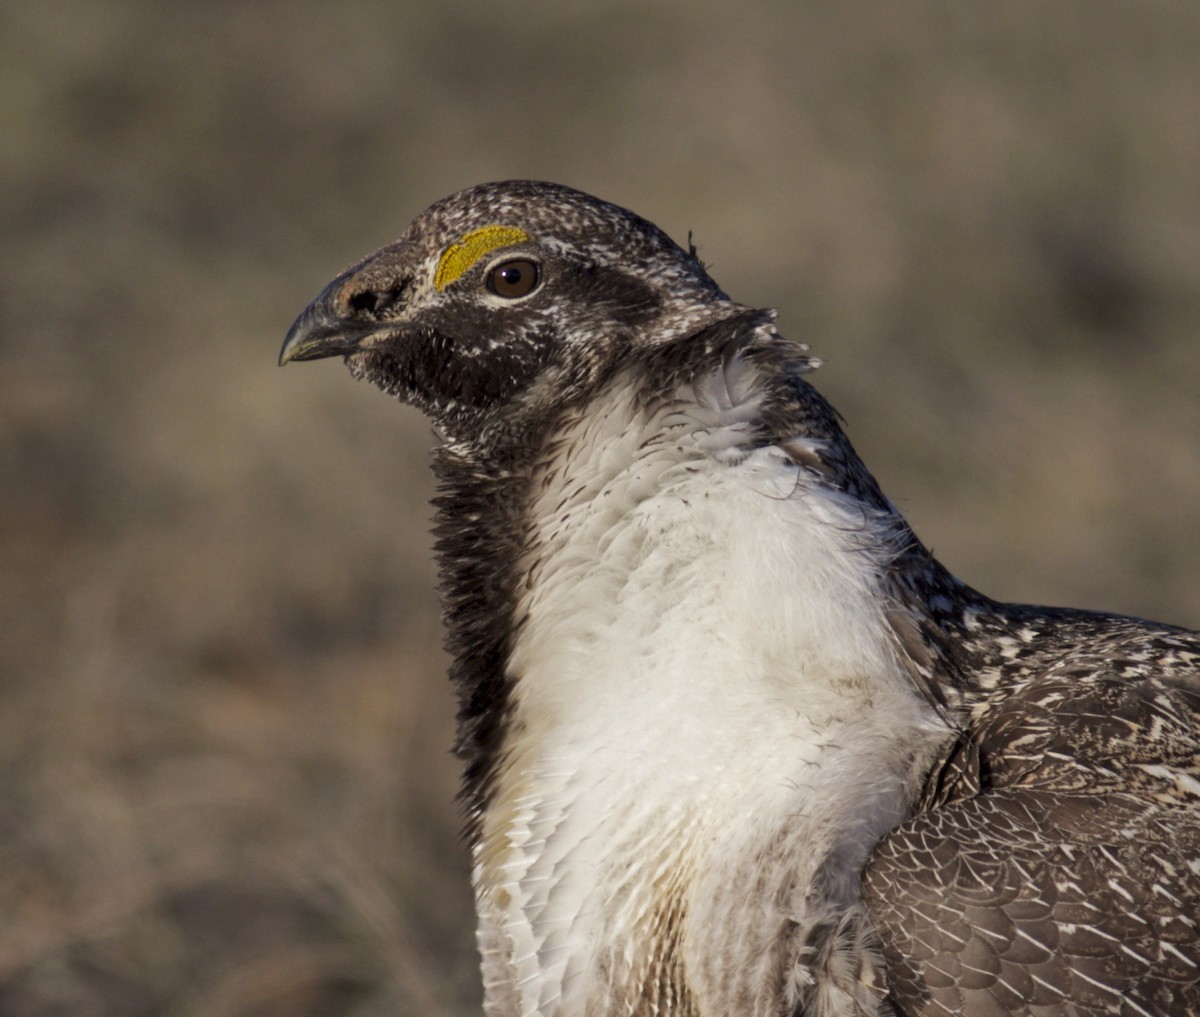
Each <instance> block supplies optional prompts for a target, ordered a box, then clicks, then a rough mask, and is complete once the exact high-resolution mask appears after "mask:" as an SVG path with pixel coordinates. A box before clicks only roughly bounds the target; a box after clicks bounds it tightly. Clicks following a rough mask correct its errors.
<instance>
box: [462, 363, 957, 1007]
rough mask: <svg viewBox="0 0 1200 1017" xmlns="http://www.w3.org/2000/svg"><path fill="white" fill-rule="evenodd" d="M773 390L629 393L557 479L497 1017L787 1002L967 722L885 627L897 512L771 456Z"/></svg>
mask: <svg viewBox="0 0 1200 1017" xmlns="http://www.w3.org/2000/svg"><path fill="white" fill-rule="evenodd" d="M753 383H754V378H753V369H752V368H750V367H747V366H745V365H744V364H742V363H740V362H739V361H737V360H734V361H733V362H731V363H729V364H727V365H726V366H725V368H724V369H722V370H719V371H716V372H714V373H713V374H711V375H709V376H707V377H705V378H704V379H702V380H700V381H699V382H697V383H696V384H695V385H689V386H687V387H685V388H684V389H682V390H681V391H680V392H679V393H678V398H677V399H676V400H675V401H673V402H671V403H670V404H669V405H665V406H660V407H658V408H655V409H651V410H642V409H639V408H637V407H636V404H635V402H634V398H633V384H632V381H630V382H628V383H626V384H621V383H620V380H618V383H616V384H614V385H613V386H612V387H611V388H610V390H609V394H608V396H607V397H606V398H605V399H603V400H602V401H600V402H598V403H594V404H593V405H592V406H591V407H590V408H589V411H588V412H587V414H586V415H585V416H584V417H583V418H582V419H581V420H580V421H579V422H578V423H577V424H576V425H574V427H573V428H572V430H571V432H570V433H569V434H567V435H566V436H565V437H564V440H563V441H562V443H561V445H560V448H559V452H558V454H557V456H556V457H555V459H554V460H553V461H552V462H551V463H549V464H548V465H547V467H546V473H545V476H544V477H541V478H539V481H540V487H539V490H540V491H541V492H542V493H541V495H540V497H539V498H538V499H537V501H536V504H535V505H534V508H533V519H534V540H533V544H532V550H531V551H530V554H529V560H528V563H527V565H528V568H529V570H530V575H529V582H528V584H527V586H526V589H527V593H526V595H525V597H524V600H523V602H522V603H521V605H520V609H519V612H518V617H522V616H523V621H522V622H521V627H520V629H519V635H518V636H517V638H516V641H515V645H514V650H513V653H512V655H511V659H510V662H509V668H510V672H511V673H512V675H513V676H514V677H515V679H516V682H515V693H514V700H513V710H514V713H513V720H512V723H511V725H510V729H509V730H510V734H509V737H508V740H507V741H506V743H505V747H504V762H503V764H502V768H501V771H500V774H499V778H498V782H497V785H496V794H495V796H494V799H493V801H492V804H491V806H490V808H489V810H488V813H487V814H486V816H485V817H484V821H483V826H482V838H481V841H480V845H479V849H478V852H477V859H476V862H477V867H476V886H477V893H478V897H479V903H480V914H481V929H480V939H481V946H482V948H483V953H484V975H485V983H486V984H487V1004H488V1009H489V1011H490V1012H491V1013H493V1014H495V1015H499V1014H503V1015H505V1017H508V1015H510V1014H534V1013H537V1014H543V1015H547V1017H549V1015H552V1014H562V1015H575V1014H581V1015H582V1014H585V1013H587V1014H592V1013H606V1014H607V1013H630V1014H632V1013H636V1012H640V1011H641V1010H642V1009H643V1008H644V1009H645V1011H646V1012H677V1013H680V1014H685V1013H687V1014H716V1013H732V1012H738V1013H744V1014H751V1013H763V1014H765V1013H771V1012H776V1011H777V1008H778V1005H779V994H780V993H781V992H782V993H787V992H800V991H802V990H803V989H804V988H805V987H806V985H807V984H810V983H811V982H812V981H813V980H814V979H817V978H819V973H817V972H814V971H812V970H809V969H808V968H807V967H806V964H805V954H804V947H803V944H804V942H805V941H806V936H807V934H808V932H809V931H811V929H812V928H813V927H814V926H816V925H818V924H820V923H825V922H836V921H837V920H838V917H839V915H842V914H844V913H845V912H846V911H847V910H848V909H852V908H853V906H854V903H855V900H856V896H857V890H856V887H857V878H858V873H859V870H860V869H861V866H862V864H863V861H864V860H865V857H866V854H867V852H868V851H869V850H870V847H871V846H872V844H873V843H874V841H875V840H876V839H877V838H878V836H879V835H880V834H881V833H883V832H884V831H886V830H887V829H888V828H890V827H891V826H893V825H895V823H896V822H898V821H899V819H900V818H901V817H902V815H903V813H904V811H905V809H906V807H907V805H908V803H909V798H910V794H911V785H912V782H913V772H912V771H913V767H914V766H915V765H916V763H917V761H918V760H919V757H920V755H921V752H922V750H923V747H924V746H925V745H927V744H928V743H929V741H930V739H931V738H932V737H934V735H935V734H936V733H938V732H940V731H941V730H942V729H941V728H939V727H938V722H937V721H936V718H935V717H934V716H933V714H932V712H931V711H930V709H929V708H928V707H927V706H926V705H925V703H924V702H923V700H921V698H920V697H919V696H918V695H917V693H916V692H915V691H914V689H913V688H912V686H911V684H910V682H909V679H908V677H907V675H906V674H905V673H904V672H903V670H902V667H901V665H900V663H899V661H898V659H897V657H896V655H895V650H894V645H893V640H892V638H891V635H890V630H889V629H888V625H887V621H886V607H887V605H886V603H885V598H884V595H883V592H882V590H881V585H880V577H881V569H882V565H883V563H885V562H886V560H887V557H888V556H889V554H890V553H891V552H892V550H893V549H892V548H891V547H890V539H889V538H890V520H889V519H888V518H887V517H885V516H881V515H880V514H879V513H874V514H872V513H870V512H869V511H867V510H865V509H864V507H863V506H861V505H860V504H859V503H857V502H854V501H852V500H851V499H849V498H846V497H844V496H841V495H837V494H835V493H833V492H831V491H829V490H828V489H825V488H823V487H821V486H820V485H819V484H818V483H817V482H816V481H815V480H814V479H813V478H812V477H811V476H810V475H809V474H807V473H806V471H805V470H804V469H803V468H802V467H801V466H798V465H797V464H796V463H795V462H794V461H793V459H792V458H791V457H789V456H788V455H787V454H785V452H784V451H783V450H781V449H780V448H777V447H765V448H759V449H756V450H751V449H749V448H748V447H747V431H748V429H747V422H748V421H750V420H752V419H754V417H755V414H756V413H757V411H758V407H757V404H756V402H755V399H754V396H753ZM868 988H869V987H868ZM868 994H869V993H868ZM828 1012H830V1013H837V1012H839V1009H838V1001H837V1000H836V999H831V1001H830V1002H829V1007H828ZM846 1012H852V1011H846Z"/></svg>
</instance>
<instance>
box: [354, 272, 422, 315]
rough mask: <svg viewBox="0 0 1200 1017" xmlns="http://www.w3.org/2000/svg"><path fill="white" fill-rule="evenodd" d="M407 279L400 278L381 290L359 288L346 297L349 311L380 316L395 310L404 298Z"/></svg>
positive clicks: (355, 313)
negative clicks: (356, 291)
mask: <svg viewBox="0 0 1200 1017" xmlns="http://www.w3.org/2000/svg"><path fill="white" fill-rule="evenodd" d="M407 288H408V280H407V279H401V280H400V281H399V282H397V283H396V284H395V285H393V286H389V287H388V288H387V289H382V290H360V291H359V292H358V293H351V294H350V295H349V296H348V297H346V304H347V306H348V307H349V309H350V313H351V314H354V315H359V316H362V317H369V318H380V317H383V316H384V315H386V314H387V313H388V312H389V311H393V310H395V309H396V308H397V307H398V306H399V305H400V304H401V302H402V301H403V300H404V291H405V290H406V289H407Z"/></svg>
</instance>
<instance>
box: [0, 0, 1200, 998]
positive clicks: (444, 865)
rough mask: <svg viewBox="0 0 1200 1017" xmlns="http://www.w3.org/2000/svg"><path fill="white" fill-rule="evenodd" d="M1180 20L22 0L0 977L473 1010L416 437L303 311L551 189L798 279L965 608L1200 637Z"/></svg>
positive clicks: (0, 572)
mask: <svg viewBox="0 0 1200 1017" xmlns="http://www.w3.org/2000/svg"><path fill="white" fill-rule="evenodd" d="M1197 52H1200V12H1198V10H1197V9H1196V8H1195V7H1193V6H1189V5H1185V4H1183V3H1160V4H1154V5H1145V4H1142V5H1130V4H1122V3H1116V2H1112V3H1108V2H1104V0H1101V2H1088V3H1086V4H1085V3H1074V2H1071V0H1067V2H1063V3H1055V4H1050V5H1045V4H1032V3H1018V4H1009V5H1004V6H1002V7H996V6H995V5H985V4H977V3H957V4H949V3H935V2H932V0H930V2H925V3H918V4H910V5H906V6H903V7H893V6H888V7H880V6H879V5H873V4H867V3H865V2H862V0H852V2H849V3H846V4H842V5H795V6H794V8H785V6H784V5H762V7H761V8H760V9H758V11H757V13H751V14H748V15H746V14H742V15H738V16H737V18H736V19H733V18H732V17H731V15H730V14H729V13H728V8H726V7H724V6H722V5H720V4H717V3H716V2H715V0H707V2H704V0H702V2H699V3H697V2H689V3H683V2H679V3H665V4H661V5H657V6H655V7H654V8H653V10H651V11H647V9H645V8H643V7H639V6H638V5H633V4H627V3H618V2H600V3H596V4H591V5H587V6H586V7H585V6H583V5H579V6H578V7H575V6H572V5H563V4H552V3H549V2H535V3H533V4H526V5H525V6H524V7H521V8H514V7H511V6H510V7H494V6H493V7H483V6H480V5H476V4H468V3H466V2H449V3H443V4H436V5H433V4H430V5H418V4H403V3H401V4H397V3H389V2H384V0H357V2H351V3H348V4H342V5H324V4H317V3H313V2H298V3H292V4H255V5H249V4H238V3H234V2H232V0H227V2H224V3H220V2H218V3H210V4H206V5H164V4H151V3H148V2H146V0H128V2H117V0H102V2H93V0H88V2H84V0H62V2H55V3H49V4H25V5H17V4H10V5H7V6H5V7H4V8H3V9H2V10H0V65H2V66H3V67H4V68H5V86H4V89H3V90H2V91H0V117H2V122H3V126H4V131H3V134H4V145H3V150H2V152H0V215H2V216H3V223H4V229H3V231H2V232H0V244H2V245H3V250H4V265H5V270H4V272H3V275H2V277H0V312H2V321H3V326H2V329H3V330H2V332H0V471H2V478H3V480H2V483H3V492H4V494H3V498H2V499H0V619H2V629H0V695H2V697H3V699H2V701H0V1013H3V1014H5V1015H8V1017H31V1015H43V1014H45V1015H49V1014H70V1015H72V1017H79V1015H82V1017H90V1015H97V1017H99V1015H117V1014H120V1015H138V1014H155V1015H160V1014H162V1015H172V1017H176V1015H178V1017H191V1015H197V1017H198V1015H206V1017H208V1015H229V1017H250V1015H255V1017H267V1015H273V1014H281V1015H282V1014H287V1015H289V1017H296V1015H302V1014H314V1015H315V1014H320V1015H332V1014H346V1015H350V1014H354V1015H360V1017H367V1015H375V1014H379V1015H383V1014H410V1013H411V1014H421V1015H423V1017H430V1015H434V1014H454V1013H464V1014H465V1013H469V1012H473V1011H474V1010H475V1009H477V1000H478V987H477V981H478V980H477V976H476V973H475V962H474V957H473V946H472V942H471V932H470V925H471V919H470V902H469V895H468V893H467V889H466V870H467V863H466V859H465V857H464V854H463V851H462V849H461V846H460V845H459V844H458V842H457V840H456V829H457V819H456V817H455V815H454V811H453V808H452V805H451V798H452V795H453V790H454V785H455V767H454V763H453V761H452V760H451V759H450V758H449V757H448V756H447V754H446V749H447V748H448V746H449V744H450V740H451V728H452V719H451V710H452V708H451V703H450V695H449V693H448V690H447V689H446V688H445V687H444V679H443V677H442V675H443V669H444V661H443V659H442V657H441V655H440V651H439V650H438V649H437V647H438V643H439V638H440V637H439V630H438V624H437V618H436V606H435V603H434V599H433V593H432V586H433V578H432V570H431V567H430V565H429V563H428V555H427V546H428V544H427V539H426V536H425V525H424V524H425V519H426V509H425V508H424V502H425V500H426V498H427V496H428V494H429V481H428V479H427V477H426V469H425V451H424V449H425V448H426V446H427V445H428V435H427V431H426V428H425V426H424V424H423V423H422V422H421V421H420V420H419V419H418V418H416V417H415V416H414V415H413V414H411V413H410V412H409V411H407V410H403V409H400V408H398V407H396V406H394V405H393V404H391V403H390V402H388V401H387V400H385V399H383V398H382V397H379V396H378V395H377V394H376V393H374V392H372V391H367V390H366V389H362V388H357V387H355V386H354V385H353V384H352V383H351V382H350V380H349V379H348V378H347V377H346V376H345V374H344V373H343V372H342V371H341V370H340V369H339V368H338V367H337V365H332V364H326V365H322V366H315V367H303V368H298V369H289V370H287V371H282V372H280V371H277V370H276V369H275V367H274V357H275V353H276V350H277V347H278V343H279V341H280V340H281V337H282V334H283V332H284V330H285V329H286V327H287V325H288V324H289V322H290V321H291V318H292V316H293V315H294V314H295V313H296V312H297V311H298V310H299V309H300V307H301V306H303V304H304V303H305V302H306V301H307V300H308V298H309V297H310V296H311V295H312V294H313V293H315V291H316V290H317V288H318V287H319V286H320V285H321V284H323V283H324V282H325V281H326V280H327V279H328V278H329V277H330V276H331V275H332V274H333V273H334V272H335V271H336V270H337V269H338V268H339V267H341V266H342V265H343V264H344V263H346V262H348V261H350V260H351V259H353V258H355V257H357V256H359V255H361V254H363V253H365V252H366V251H367V250H368V249H369V248H370V247H372V246H374V245H377V244H380V243H383V242H385V241H387V240H388V239H390V238H391V237H392V236H393V235H394V234H395V233H396V232H398V231H399V229H400V228H401V227H402V225H403V224H404V223H405V222H406V221H407V220H408V219H409V218H410V217H411V216H412V215H413V214H415V213H416V212H417V211H419V210H420V209H421V208H422V207H424V206H425V205H426V204H427V203H428V202H429V201H431V200H433V199H435V198H437V197H440V196H441V195H442V194H445V193H448V192H449V191H451V190H454V189H456V188H458V187H460V186H464V185H466V184H469V183H473V182H476V181H478V180H482V179H495V178H502V177H508V176H536V177H542V178H548V179H557V180H561V181H563V182H565V183H570V184H573V185H575V186H579V187H582V188H584V189H586V190H590V191H593V192H595V193H599V194H601V195H603V196H605V197H608V198H611V199H613V200H616V201H619V202H622V203H624V204H628V205H630V206H632V207H634V208H636V209H638V210H639V211H641V212H642V213H644V214H646V215H648V216H650V217H651V218H654V219H656V220H657V221H659V222H660V223H661V224H662V225H663V226H664V227H665V228H667V229H668V231H669V232H671V233H672V234H673V235H675V236H677V237H680V238H682V237H683V236H685V235H686V233H687V231H688V230H689V229H694V230H695V232H696V239H697V242H698V243H699V245H700V247H701V253H702V255H703V256H705V257H706V258H707V259H708V260H709V261H711V262H712V263H713V271H714V274H715V275H716V277H717V278H718V279H719V280H720V281H721V282H722V284H723V285H724V286H725V287H726V289H728V290H729V291H730V292H731V293H733V294H734V295H735V296H737V297H738V298H739V299H741V300H744V301H750V302H758V303H764V304H774V305H778V306H780V307H782V308H783V317H782V321H783V325H784V327H785V328H786V329H787V330H788V331H790V332H792V333H803V334H804V335H805V337H806V338H808V339H809V340H810V341H811V342H812V343H813V345H814V347H815V348H816V350H817V352H819V353H821V354H822V355H823V356H824V357H825V358H826V360H827V367H826V369H825V370H824V371H823V372H822V375H823V377H822V379H821V380H822V384H823V387H824V388H825V390H826V391H827V392H829V393H830V394H831V395H832V396H833V397H834V399H835V402H837V403H838V405H839V406H840V407H841V408H842V410H843V411H844V412H845V413H846V415H847V417H848V418H849V422H850V427H851V432H852V434H853V435H854V436H855V437H856V438H857V440H858V443H859V445H860V448H861V449H862V450H863V451H864V454H865V455H866V456H867V458H868V460H869V462H871V463H872V464H873V465H874V466H875V467H876V469H877V471H878V473H879V474H880V476H881V478H882V479H883V480H884V482H885V486H887V488H888V489H889V491H891V493H892V494H893V496H894V497H896V498H897V500H898V501H899V503H900V504H901V505H902V506H903V507H904V508H905V509H906V510H907V511H908V512H909V513H910V515H911V517H912V518H913V519H914V521H915V523H916V525H917V527H918V530H919V531H920V532H921V534H922V535H923V536H924V537H925V538H926V539H927V540H928V541H930V542H931V543H932V544H933V545H934V546H935V547H936V548H937V549H938V550H939V551H940V552H941V553H942V555H943V557H944V558H945V560H947V562H948V563H949V564H950V565H951V566H952V567H954V568H956V569H957V570H958V571H959V572H960V573H961V574H963V575H964V576H965V577H966V578H968V579H969V580H971V581H973V582H975V583H977V584H978V585H980V586H981V587H983V588H985V589H987V590H988V591H989V592H993V593H997V594H1001V595H1005V596H1009V597H1013V598H1020V599H1028V600H1042V601H1053V602H1074V603H1078V604H1082V605H1086V606H1095V607H1109V608H1114V609H1118V610H1124V611H1129V612H1136V613H1146V614H1151V615H1156V616H1161V617H1163V618H1165V619H1166V620H1170V621H1176V622H1181V623H1191V624H1200V588H1198V587H1197V585H1196V583H1195V576H1196V574H1197V571H1198V565H1200V526H1198V525H1197V512H1196V506H1197V504H1200V479H1198V478H1200V470H1198V469H1197V467H1198V465H1200V460H1198V455H1200V439H1198V437H1197V436H1198V435H1200V426H1198V425H1200V400H1197V398H1196V392H1197V391H1200V345H1198V344H1200V280H1198V278H1197V266H1198V265H1200V190H1198V189H1197V187H1196V167H1197V166H1198V165H1200V119H1198V118H1197V117H1196V110H1197V108H1200V63H1198V62H1197V61H1196V59H1195V54H1196V53H1197Z"/></svg>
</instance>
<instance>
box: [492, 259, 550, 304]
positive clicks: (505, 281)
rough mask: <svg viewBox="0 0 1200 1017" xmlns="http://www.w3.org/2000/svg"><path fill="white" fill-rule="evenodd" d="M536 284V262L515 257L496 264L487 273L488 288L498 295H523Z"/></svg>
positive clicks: (531, 290) (528, 292) (530, 290)
mask: <svg viewBox="0 0 1200 1017" xmlns="http://www.w3.org/2000/svg"><path fill="white" fill-rule="evenodd" d="M537 284H538V267H537V265H536V263H534V262H532V261H528V260H526V259H525V258H517V259H515V260H513V261H506V262H504V263H503V264H501V265H497V266H496V267H495V268H493V269H492V270H491V272H489V273H488V278H487V285H488V289H489V290H491V291H492V292H493V293H495V294H496V295H497V296H500V297H509V298H513V297H523V296H526V295H527V294H530V293H532V292H533V290H534V288H535V287H536V286H537Z"/></svg>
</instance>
